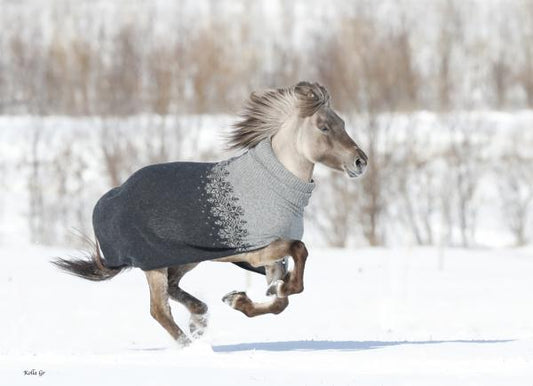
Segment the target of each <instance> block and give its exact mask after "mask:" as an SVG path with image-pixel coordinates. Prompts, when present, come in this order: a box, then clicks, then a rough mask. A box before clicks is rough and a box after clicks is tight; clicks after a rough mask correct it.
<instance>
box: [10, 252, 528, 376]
mask: <svg viewBox="0 0 533 386" xmlns="http://www.w3.org/2000/svg"><path fill="white" fill-rule="evenodd" d="M72 253H75V252H73V251H68V250H61V249H54V248H45V247H33V246H20V245H14V244H13V245H11V246H2V247H0V255H1V260H2V269H1V270H0V299H2V302H1V307H2V308H1V309H2V312H1V315H2V317H1V318H0V384H2V385H25V384H28V385H30V384H31V385H34V384H39V385H43V384H46V385H63V384H64V385H86V384H87V385H89V384H90V385H94V384H98V385H117V384H122V383H124V384H130V385H137V384H139V385H140V384H143V385H146V384H149V385H194V384H206V385H211V384H216V385H249V384H253V385H255V384H265V385H273V384H280V385H283V384H293V385H294V384H303V385H339V384H371V385H391V384H392V385H398V384H400V385H434V384H443V385H448V384H450V385H451V384H453V385H530V386H531V385H533V297H532V294H533V280H532V277H533V250H532V249H531V248H526V249H514V250H512V249H491V250H489V249H479V250H468V251H467V250H462V249H447V250H444V251H440V252H439V250H437V249H434V248H413V249H398V248H396V249H357V250H334V249H311V251H310V258H309V260H308V266H307V271H306V275H305V280H306V286H305V291H304V292H303V293H302V294H300V295H297V296H293V297H291V299H290V301H291V304H290V305H289V307H288V308H287V309H286V310H285V312H284V313H282V314H280V315H277V316H263V317H258V318H255V319H248V318H246V317H245V316H244V315H242V314H240V313H238V312H236V311H234V310H232V309H230V308H229V307H227V306H226V305H225V304H223V303H222V302H221V301H220V299H221V297H222V296H223V295H224V294H225V293H227V292H229V291H231V290H235V289H237V290H243V289H247V290H248V293H249V294H250V296H251V297H252V298H254V299H261V298H263V291H264V289H265V284H264V282H263V278H262V277H261V276H259V275H255V274H247V273H245V272H244V271H243V270H241V269H240V268H238V267H236V266H234V265H232V264H227V263H225V264H222V263H204V264H202V265H200V266H199V267H197V268H196V269H195V270H194V271H192V272H191V273H190V274H189V275H188V276H186V277H185V278H184V280H183V287H184V288H185V289H187V290H189V291H190V292H191V293H193V294H195V295H196V296H198V297H199V298H201V299H203V300H204V301H206V302H207V303H208V305H209V306H210V316H211V320H210V327H209V332H208V333H207V336H205V337H204V338H202V340H201V341H199V342H197V343H195V344H193V345H192V346H191V347H189V348H186V349H183V350H179V349H178V348H176V347H175V345H174V344H173V342H172V341H171V339H170V337H169V336H167V333H166V332H165V331H164V330H163V329H162V328H161V327H160V326H159V325H158V324H157V323H156V322H155V321H154V320H152V318H151V317H150V314H149V310H148V290H147V285H146V282H145V278H144V275H143V273H142V272H141V271H139V270H132V271H129V272H126V273H123V274H121V275H120V276H118V277H116V278H115V279H113V280H112V281H109V282H105V283H92V282H88V281H84V280H81V279H78V278H75V277H72V276H68V275H65V274H62V273H60V272H58V271H57V270H55V269H54V268H53V267H52V266H51V265H50V264H49V263H48V260H49V259H50V258H51V257H53V256H57V255H62V256H64V255H68V254H72ZM173 313H174V316H175V318H176V320H177V321H178V323H179V324H181V325H182V326H187V315H186V312H185V310H184V309H183V308H182V307H181V306H180V305H177V304H174V305H173ZM32 370H34V373H35V375H24V371H29V372H31V371H32ZM40 372H44V374H42V375H39V374H40ZM36 382H37V383H36Z"/></svg>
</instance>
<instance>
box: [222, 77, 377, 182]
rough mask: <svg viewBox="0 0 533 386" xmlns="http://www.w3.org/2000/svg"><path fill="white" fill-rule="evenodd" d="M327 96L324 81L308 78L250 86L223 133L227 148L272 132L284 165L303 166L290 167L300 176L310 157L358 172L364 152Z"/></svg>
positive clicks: (249, 144) (308, 170) (309, 164)
mask: <svg viewBox="0 0 533 386" xmlns="http://www.w3.org/2000/svg"><path fill="white" fill-rule="evenodd" d="M329 99H330V98H329V94H328V92H327V90H326V89H325V88H324V87H322V86H321V85H319V84H318V83H310V82H300V83H298V84H296V85H295V86H292V87H288V88H279V89H273V90H265V91H260V92H253V93H252V94H251V95H250V99H249V100H248V101H247V102H246V104H245V106H244V110H243V112H242V113H241V119H240V120H239V121H238V122H236V123H235V125H234V126H233V127H234V130H233V131H232V132H231V134H230V137H229V138H228V139H229V145H230V148H234V149H240V148H245V149H248V148H252V147H254V146H255V145H257V144H258V143H259V142H260V141H261V140H263V139H265V138H272V141H273V147H274V145H276V147H277V149H278V150H279V151H278V152H279V153H280V154H278V156H282V158H283V161H285V164H286V165H285V166H287V165H289V166H290V167H291V171H292V172H297V171H298V170H300V171H302V170H303V171H302V173H296V174H298V175H299V176H300V177H302V178H304V177H305V178H307V177H310V173H312V169H313V165H314V164H315V163H322V164H324V165H326V166H329V167H330V168H333V169H336V170H339V171H344V172H346V173H347V174H348V175H349V176H350V177H358V176H360V175H361V174H363V173H364V171H365V169H366V165H367V160H368V158H367V156H366V154H365V153H364V152H363V151H362V150H361V149H360V148H359V146H358V145H357V144H356V143H355V142H354V140H353V139H352V138H350V136H349V135H348V133H346V129H345V127H344V121H343V120H342V119H341V118H340V117H339V116H338V115H337V113H336V112H335V111H334V110H333V109H332V108H331V106H330V103H329ZM274 142H275V143H274ZM287 158H290V160H287Z"/></svg>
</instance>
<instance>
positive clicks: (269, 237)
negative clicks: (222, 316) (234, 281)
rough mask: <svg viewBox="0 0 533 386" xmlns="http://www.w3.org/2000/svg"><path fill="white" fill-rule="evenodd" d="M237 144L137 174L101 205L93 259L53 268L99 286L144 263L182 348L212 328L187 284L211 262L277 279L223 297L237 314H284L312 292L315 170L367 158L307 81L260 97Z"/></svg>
mask: <svg viewBox="0 0 533 386" xmlns="http://www.w3.org/2000/svg"><path fill="white" fill-rule="evenodd" d="M227 145H228V148H229V149H233V150H236V151H240V153H238V154H237V155H236V156H234V157H232V158H229V159H226V160H222V161H220V162H168V163H161V164H154V165H148V166H146V167H144V168H142V169H140V170H138V171H136V172H135V173H133V174H132V175H131V176H130V177H129V178H128V179H127V180H126V181H125V182H124V183H123V184H122V185H121V186H118V187H115V188H113V189H111V190H110V191H109V192H107V193H106V194H104V195H103V196H102V197H101V198H100V199H99V200H98V202H97V203H96V205H95V207H94V210H93V218H92V220H93V221H92V222H93V228H94V233H95V241H94V242H93V251H92V252H90V254H89V256H88V257H85V258H73V259H72V258H71V259H63V258H56V259H55V260H53V261H52V263H53V264H55V265H56V266H57V267H58V268H60V269H62V270H64V271H66V272H67V273H70V274H73V275H76V276H78V277H81V278H84V279H87V280H93V281H102V280H108V279H111V278H113V277H114V276H116V275H117V274H118V273H119V272H121V271H123V270H125V269H128V268H140V269H141V270H143V271H144V273H145V274H146V279H147V281H148V287H149V291H150V314H151V315H152V317H153V318H154V319H155V320H156V321H157V322H158V323H159V324H160V325H161V326H162V327H163V328H164V329H165V330H166V331H167V332H168V333H169V334H170V335H171V336H172V338H173V339H174V340H175V341H176V342H177V343H178V344H179V345H182V346H185V345H188V344H190V343H191V342H192V339H194V338H197V337H199V336H201V335H202V334H203V333H204V331H205V329H206V328H207V322H208V320H207V319H208V318H207V311H208V307H207V305H206V304H205V303H203V302H202V301H201V300H199V299H197V298H196V297H194V296H193V295H191V294H189V293H187V292H186V291H184V290H183V289H182V288H180V280H181V279H182V278H183V276H184V275H185V274H186V273H188V272H190V271H191V270H192V269H193V268H195V267H196V266H197V265H198V264H199V263H200V262H202V261H206V260H211V261H217V262H231V263H235V264H237V265H239V266H240V267H242V268H244V269H248V270H252V271H255V272H258V273H261V274H263V275H265V276H266V281H267V295H268V296H269V300H268V301H265V302H254V301H252V300H251V299H250V298H249V297H248V296H247V294H246V293H245V292H240V291H232V292H230V293H228V294H226V295H225V296H224V297H223V298H222V300H223V301H224V302H225V303H227V304H228V305H229V306H230V307H232V308H233V309H235V310H238V311H240V312H242V313H243V314H245V315H246V316H247V317H255V316H258V315H264V314H268V313H271V314H279V313H280V312H282V311H283V310H285V308H286V307H287V306H288V304H289V300H288V297H289V296H290V295H294V294H299V293H301V292H302V291H303V289H304V282H303V275H304V269H305V262H306V259H307V256H308V251H307V248H306V246H305V244H304V243H303V242H302V241H301V238H302V236H303V211H304V208H305V207H306V206H307V204H308V200H309V198H310V196H311V193H312V191H313V189H314V186H315V182H314V180H313V169H314V166H315V164H317V163H320V164H324V165H326V166H328V167H329V168H332V169H334V170H337V171H341V172H344V173H346V174H347V175H348V176H349V177H350V178H355V177H359V176H361V175H362V174H363V173H364V171H365V169H366V166H367V162H368V158H367V156H366V154H365V153H364V152H363V151H362V150H361V148H360V147H359V146H358V145H357V144H356V143H355V142H354V140H353V139H352V138H351V137H350V136H349V135H348V133H347V132H346V129H345V124H344V121H343V120H342V119H341V118H340V116H339V115H338V114H337V113H336V112H335V111H334V110H333V108H332V107H331V103H330V94H329V92H328V91H327V90H326V88H324V87H323V86H322V85H320V84H318V83H311V82H307V81H302V82H299V83H297V84H295V85H293V86H290V87H285V88H277V89H267V90H263V91H260V92H252V93H251V95H250V97H249V98H248V100H247V101H246V102H245V105H244V108H243V110H242V112H241V114H240V115H239V118H238V120H237V122H236V123H235V124H234V125H233V126H232V130H231V132H230V134H229V135H228V137H227ZM289 257H290V258H292V260H293V268H292V269H291V270H289V268H288V267H289V264H288V262H289V261H288V259H289ZM169 298H170V299H173V300H175V301H177V302H179V303H181V304H183V305H184V306H185V307H186V308H187V310H188V311H189V312H190V319H189V332H190V335H191V337H189V336H188V335H187V334H186V333H185V332H184V330H182V329H181V328H180V327H179V326H178V325H177V324H176V322H175V321H174V319H173V317H172V314H171V309H170V305H169ZM191 338H192V339H191Z"/></svg>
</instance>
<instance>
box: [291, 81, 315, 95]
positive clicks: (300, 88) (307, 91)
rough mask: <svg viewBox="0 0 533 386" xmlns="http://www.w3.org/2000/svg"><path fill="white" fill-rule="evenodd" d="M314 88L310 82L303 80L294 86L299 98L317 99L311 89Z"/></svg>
mask: <svg viewBox="0 0 533 386" xmlns="http://www.w3.org/2000/svg"><path fill="white" fill-rule="evenodd" d="M314 88H315V87H314V86H313V84H312V83H310V82H305V81H303V82H299V83H298V84H297V85H296V86H294V91H295V93H296V95H297V96H298V97H300V98H307V99H318V96H317V95H316V94H315V92H314V90H313V89H314Z"/></svg>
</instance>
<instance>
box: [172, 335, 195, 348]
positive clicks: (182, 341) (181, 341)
mask: <svg viewBox="0 0 533 386" xmlns="http://www.w3.org/2000/svg"><path fill="white" fill-rule="evenodd" d="M176 343H177V345H178V346H179V347H181V348H183V347H187V346H188V345H190V344H191V343H192V341H191V340H190V339H189V337H188V336H187V335H185V334H182V335H180V336H179V337H178V338H177V339H176Z"/></svg>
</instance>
